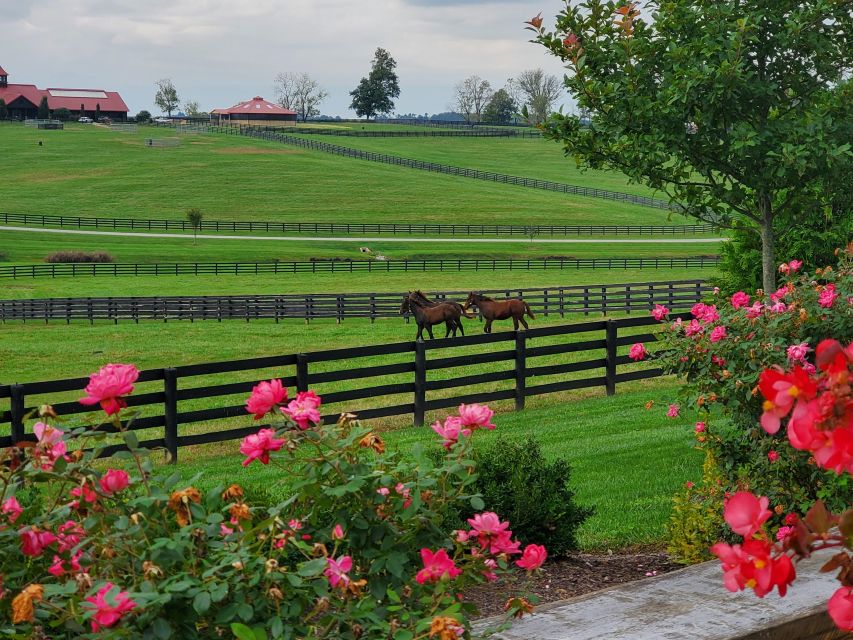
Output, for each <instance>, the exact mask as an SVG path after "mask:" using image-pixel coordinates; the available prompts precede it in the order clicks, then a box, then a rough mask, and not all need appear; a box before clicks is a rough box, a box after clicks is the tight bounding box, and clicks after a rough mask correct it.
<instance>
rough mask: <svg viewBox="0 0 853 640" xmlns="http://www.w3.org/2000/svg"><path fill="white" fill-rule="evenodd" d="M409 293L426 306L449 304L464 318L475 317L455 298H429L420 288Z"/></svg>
mask: <svg viewBox="0 0 853 640" xmlns="http://www.w3.org/2000/svg"><path fill="white" fill-rule="evenodd" d="M409 293H410V294H411V295H413V296H415V297H416V298H417V299H418V300H420V301H421V302H423V303H424V304H425V305H426V306H428V307H434V306H436V305H439V304H449V305H450V306H452V307H453V308H454V309H456V310H457V311H459V315H460V316H465V317H466V318H469V319H471V320H473V319H474V318H476V317H477V316H475V315H472V314H470V313H468V312H467V311H465V309H464V308H463V307H462V305H461V304H459V303H458V302H456V300H440V301H436V300H430V299H429V298H427V297H426V294H425V293H424V292H423V291H421V290H420V289H418V290H416V291H409ZM459 328H460V329H462V323H461V322H460V323H459ZM462 335H463V336H464V335H465V331H464V330H462Z"/></svg>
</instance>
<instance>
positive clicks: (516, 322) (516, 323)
mask: <svg viewBox="0 0 853 640" xmlns="http://www.w3.org/2000/svg"><path fill="white" fill-rule="evenodd" d="M512 328H513V329H515V330H516V331H518V318H516V317H515V316H513V317H512Z"/></svg>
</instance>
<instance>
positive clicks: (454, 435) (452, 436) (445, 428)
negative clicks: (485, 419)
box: [432, 416, 471, 449]
mask: <svg viewBox="0 0 853 640" xmlns="http://www.w3.org/2000/svg"><path fill="white" fill-rule="evenodd" d="M462 427H463V425H462V418H459V417H457V416H448V417H447V419H446V420H445V421H444V424H443V425H442V424H441V421H440V420H436V421H435V422H434V423H433V424H432V430H433V431H435V432H436V433H437V434H438V435H439V436H440V437H441V438H442V442H441V445H442V446H443V447H444V448H445V449H450V447H452V446H453V445H455V444H456V443H457V442H459V438H460V436H465V437H466V438H467V437H469V436H470V435H471V429H463V428H462Z"/></svg>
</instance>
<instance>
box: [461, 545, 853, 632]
mask: <svg viewBox="0 0 853 640" xmlns="http://www.w3.org/2000/svg"><path fill="white" fill-rule="evenodd" d="M830 555H831V554H826V553H824V554H816V555H815V556H813V557H812V558H810V559H808V560H804V561H802V562H800V563H799V564H798V565H797V580H796V582H794V585H793V587H792V588H790V589H789V590H788V594H787V595H786V596H785V597H784V598H780V597H779V596H778V595H777V594H776V593H775V592H774V594H771V595H767V596H765V597H764V598H763V599H762V598H757V597H755V595H754V594H753V592H752V591H751V590H750V591H749V592H739V593H730V592H729V591H726V589H725V587H723V574H722V570H721V569H720V563H719V562H718V561H716V560H714V561H712V562H705V563H703V564H699V565H695V566H692V567H687V568H685V569H681V570H679V571H675V572H673V573H668V574H666V575H662V576H657V577H654V578H648V579H646V580H641V581H638V582H633V583H629V584H624V585H618V586H615V587H611V588H609V589H605V590H603V591H597V592H595V593H591V594H587V595H585V596H581V597H579V598H572V599H571V600H563V601H560V602H553V603H549V604H547V605H543V606H541V607H539V608H538V609H537V610H536V613H534V614H533V615H531V616H528V617H526V618H523V619H522V620H519V621H516V622H515V623H514V624H513V625H512V627H511V628H510V629H508V630H506V631H502V632H500V633H497V634H495V635H493V636H490V637H492V638H495V639H500V640H592V639H604V638H607V639H608V640H629V639H630V640H661V639H666V640H675V639H679V640H680V639H685V640H686V639H688V638H689V639H692V640H735V639H737V640H771V639H772V640H835V639H837V638H853V634H844V633H841V632H839V631H838V629H837V628H836V627H835V625H834V624H833V623H832V620H830V618H829V616H828V614H827V613H826V601H827V600H828V599H829V597H830V596H831V595H832V594H833V593H834V592H835V590H836V589H837V588H838V586H839V585H838V581H836V580H835V577H834V573H829V574H821V573H818V569H819V568H820V566H821V565H822V564H823V563H824V562H825V561H826V559H827V558H828V557H829V556H830ZM496 621H497V619H495V618H490V619H486V620H481V621H479V622H477V624H476V625H475V633H479V634H483V633H484V632H485V631H486V629H488V628H489V627H492V628H494V626H495V625H496Z"/></svg>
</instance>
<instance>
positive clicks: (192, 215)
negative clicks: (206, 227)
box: [187, 207, 204, 244]
mask: <svg viewBox="0 0 853 640" xmlns="http://www.w3.org/2000/svg"><path fill="white" fill-rule="evenodd" d="M203 218H204V214H203V213H202V212H201V209H198V208H196V207H193V208H192V209H188V210H187V222H189V223H190V226H191V227H192V229H193V244H195V238H196V236H197V235H198V230H199V229H201V221H202V219H203Z"/></svg>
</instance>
